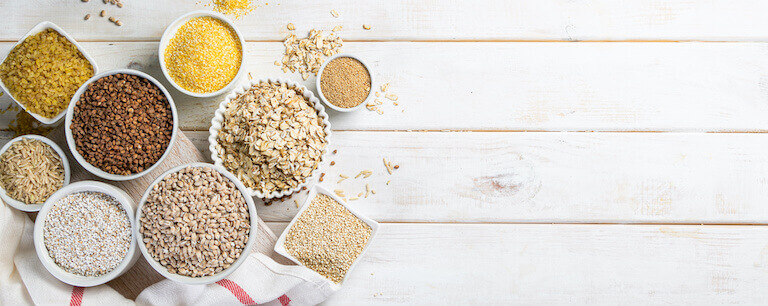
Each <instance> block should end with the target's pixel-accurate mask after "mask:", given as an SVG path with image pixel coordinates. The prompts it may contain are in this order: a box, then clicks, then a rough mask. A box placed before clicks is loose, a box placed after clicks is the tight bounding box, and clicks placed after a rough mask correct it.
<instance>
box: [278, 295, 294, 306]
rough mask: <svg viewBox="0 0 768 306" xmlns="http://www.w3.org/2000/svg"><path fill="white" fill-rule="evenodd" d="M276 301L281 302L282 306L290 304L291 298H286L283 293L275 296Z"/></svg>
mask: <svg viewBox="0 0 768 306" xmlns="http://www.w3.org/2000/svg"><path fill="white" fill-rule="evenodd" d="M277 300H278V301H280V304H283V306H288V305H290V304H291V299H289V298H288V296H287V295H285V294H283V296H281V297H279V298H277Z"/></svg>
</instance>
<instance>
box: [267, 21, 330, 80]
mask: <svg viewBox="0 0 768 306" xmlns="http://www.w3.org/2000/svg"><path fill="white" fill-rule="evenodd" d="M342 44H343V41H342V40H341V38H340V37H338V36H336V33H335V32H331V33H330V34H328V35H326V34H324V33H323V31H320V30H316V29H312V30H311V31H309V36H308V37H306V38H302V39H298V38H297V37H296V34H294V33H290V34H288V36H286V37H285V40H284V41H283V45H284V46H285V54H284V55H283V59H282V61H281V63H282V64H283V71H284V72H287V70H291V72H296V71H298V72H299V73H301V77H302V78H303V79H304V80H306V79H307V78H309V74H310V73H312V74H314V75H317V72H318V71H319V70H320V66H322V65H323V62H324V61H325V57H327V56H333V55H335V54H336V53H339V49H340V48H341V45H342Z"/></svg>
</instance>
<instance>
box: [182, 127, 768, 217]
mask: <svg viewBox="0 0 768 306" xmlns="http://www.w3.org/2000/svg"><path fill="white" fill-rule="evenodd" d="M187 135H188V136H189V137H190V139H191V140H192V142H193V143H194V144H195V146H197V147H198V148H199V149H200V150H201V151H203V152H204V154H205V155H206V156H208V154H209V153H208V151H207V150H206V149H207V147H208V140H207V137H208V134H207V133H205V132H187ZM330 149H331V150H333V149H337V150H338V153H337V154H330V155H329V156H328V159H327V161H326V163H324V164H323V165H321V167H320V171H321V172H324V173H326V175H325V180H324V181H323V182H322V184H323V186H325V187H326V188H328V189H330V190H335V189H341V190H344V191H345V194H346V195H347V196H348V197H349V198H351V197H355V196H357V195H358V193H360V192H364V191H365V184H366V183H368V184H370V185H371V187H372V188H373V189H374V190H376V192H377V193H376V195H371V196H369V197H368V198H361V199H360V200H357V201H351V202H350V203H352V205H354V206H355V207H356V208H357V209H358V210H359V211H361V212H362V213H363V214H365V215H367V216H369V217H371V218H373V219H374V220H377V221H380V222H381V221H383V222H516V223H530V222H533V223H693V224H699V223H719V224H722V223H729V224H730V223H741V224H766V223H768V206H767V205H765V201H766V200H765V199H768V180H767V179H766V177H765V174H766V173H768V155H766V154H765V152H768V134H756V133H748V134H689V133H466V132H462V133H456V132H453V133H440V132H429V133H423V132H412V133H402V132H335V133H334V134H333V138H332V140H331V148H330ZM382 158H387V159H388V160H390V161H391V162H392V163H393V164H398V165H400V169H398V170H395V172H394V174H393V175H389V174H388V173H387V172H386V170H385V168H384V165H383V162H382ZM330 161H335V162H336V163H335V165H334V166H330V165H329V164H328V162H330ZM362 170H372V171H373V172H374V173H373V175H372V176H371V177H369V178H368V179H363V178H362V177H361V178H358V179H354V176H356V175H357V174H358V173H359V172H360V171H362ZM339 174H345V175H348V176H350V177H351V178H350V179H348V180H345V181H343V182H342V183H340V184H339V183H338V180H339ZM387 181H391V183H390V184H389V185H387V184H386V183H387ZM305 196H306V193H300V194H299V195H296V196H294V199H296V200H297V201H299V203H303V200H304V198H305ZM296 211H297V208H296V206H295V203H294V202H293V200H292V199H291V200H287V201H285V202H284V203H275V204H273V205H271V206H268V207H259V216H261V217H262V218H263V219H264V220H266V221H289V220H291V219H292V218H293V216H294V215H295V213H296Z"/></svg>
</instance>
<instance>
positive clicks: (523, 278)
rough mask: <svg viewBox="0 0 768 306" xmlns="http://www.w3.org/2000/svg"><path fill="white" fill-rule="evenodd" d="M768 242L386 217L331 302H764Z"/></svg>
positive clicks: (673, 231) (731, 232) (692, 230)
mask: <svg viewBox="0 0 768 306" xmlns="http://www.w3.org/2000/svg"><path fill="white" fill-rule="evenodd" d="M269 225H270V227H271V228H272V229H273V230H274V231H280V230H282V229H283V228H284V227H285V226H286V225H287V224H286V223H277V224H275V223H269ZM767 241H768V228H766V227H765V226H680V225H561V224H551V225H550V224H527V225H526V224H477V225H472V224H407V223H398V224H382V226H381V227H380V228H379V235H378V236H377V237H376V240H374V242H373V244H372V246H371V248H370V250H369V251H368V252H367V253H366V254H365V256H364V257H363V259H362V262H361V263H360V264H358V265H357V266H356V268H355V270H354V271H352V272H351V273H352V274H351V275H350V278H349V281H348V282H347V285H345V287H344V288H342V289H341V291H339V292H338V293H336V294H335V295H334V296H332V297H331V298H330V299H329V300H328V301H327V302H326V303H325V304H326V305H392V304H402V305H446V304H449V305H518V304H525V305H563V304H569V305H572V304H580V305H617V304H619V305H623V304H632V305H636V304H639V305H661V304H669V305H715V304H743V305H757V304H763V303H764V301H765V299H766V298H768V291H766V290H764V288H765V284H766V283H768V243H766V242H767Z"/></svg>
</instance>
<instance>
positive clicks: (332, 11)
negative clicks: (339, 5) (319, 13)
mask: <svg viewBox="0 0 768 306" xmlns="http://www.w3.org/2000/svg"><path fill="white" fill-rule="evenodd" d="M331 15H333V17H335V18H339V12H337V11H336V10H331Z"/></svg>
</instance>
